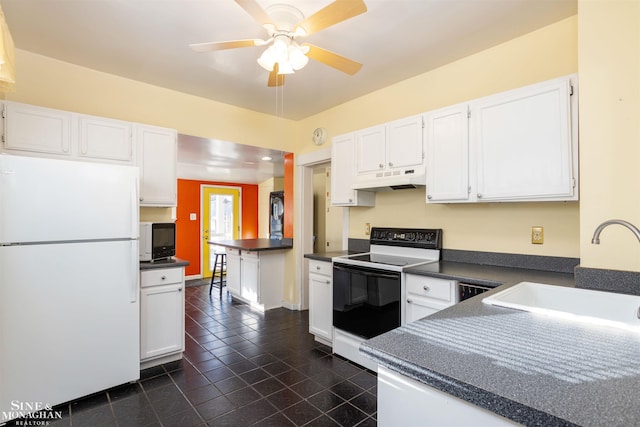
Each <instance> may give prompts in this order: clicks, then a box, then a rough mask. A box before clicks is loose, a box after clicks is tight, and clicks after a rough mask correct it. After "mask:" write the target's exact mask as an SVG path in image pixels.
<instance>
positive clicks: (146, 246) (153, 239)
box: [139, 222, 176, 262]
mask: <svg viewBox="0 0 640 427" xmlns="http://www.w3.org/2000/svg"><path fill="white" fill-rule="evenodd" d="M139 246H140V261H151V262H153V261H158V260H162V259H166V258H170V257H172V256H174V255H175V254H176V225H175V224H174V223H173V222H141V223H140V245H139Z"/></svg>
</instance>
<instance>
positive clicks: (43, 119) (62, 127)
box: [2, 102, 73, 156]
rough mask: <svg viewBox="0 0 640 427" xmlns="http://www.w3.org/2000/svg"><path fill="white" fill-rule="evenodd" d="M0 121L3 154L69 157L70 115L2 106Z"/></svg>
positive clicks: (38, 108)
mask: <svg viewBox="0 0 640 427" xmlns="http://www.w3.org/2000/svg"><path fill="white" fill-rule="evenodd" d="M3 118H4V120H3V126H4V132H3V134H2V141H3V147H4V149H5V150H17V151H21V152H23V154H29V153H42V154H45V155H54V156H71V154H72V150H71V126H72V125H71V123H72V118H73V114H72V113H70V112H67V111H58V110H52V109H50V108H42V107H36V106H33V105H26V104H17V103H12V102H5V103H4V105H3ZM16 154H19V153H16Z"/></svg>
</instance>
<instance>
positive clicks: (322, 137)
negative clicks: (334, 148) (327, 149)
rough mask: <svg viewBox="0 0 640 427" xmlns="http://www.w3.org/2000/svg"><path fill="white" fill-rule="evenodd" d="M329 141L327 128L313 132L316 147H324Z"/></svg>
mask: <svg viewBox="0 0 640 427" xmlns="http://www.w3.org/2000/svg"><path fill="white" fill-rule="evenodd" d="M326 141H327V130H326V129H325V128H317V129H316V130H314V131H313V142H314V144H316V145H322V144H324V143H325V142H326Z"/></svg>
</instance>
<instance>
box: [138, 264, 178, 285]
mask: <svg viewBox="0 0 640 427" xmlns="http://www.w3.org/2000/svg"><path fill="white" fill-rule="evenodd" d="M183 271H184V269H183V268H160V269H157V270H146V271H143V272H142V273H141V274H140V287H141V288H146V287H149V286H160V285H168V284H170V283H182V281H183Z"/></svg>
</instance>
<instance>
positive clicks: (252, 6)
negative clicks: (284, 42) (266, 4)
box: [235, 0, 273, 25]
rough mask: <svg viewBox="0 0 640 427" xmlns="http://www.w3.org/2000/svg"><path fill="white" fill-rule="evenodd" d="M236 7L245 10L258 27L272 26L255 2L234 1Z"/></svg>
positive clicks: (271, 22)
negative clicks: (236, 4)
mask: <svg viewBox="0 0 640 427" xmlns="http://www.w3.org/2000/svg"><path fill="white" fill-rule="evenodd" d="M235 2H236V3H238V5H239V6H240V7H241V8H243V9H244V10H245V12H247V13H248V14H249V15H251V17H252V18H253V19H255V20H256V21H257V22H258V23H259V24H260V25H264V24H272V25H273V21H271V18H269V15H267V13H266V12H265V11H264V9H263V8H262V7H260V5H259V4H258V2H256V1H255V0H235Z"/></svg>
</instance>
